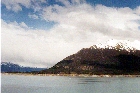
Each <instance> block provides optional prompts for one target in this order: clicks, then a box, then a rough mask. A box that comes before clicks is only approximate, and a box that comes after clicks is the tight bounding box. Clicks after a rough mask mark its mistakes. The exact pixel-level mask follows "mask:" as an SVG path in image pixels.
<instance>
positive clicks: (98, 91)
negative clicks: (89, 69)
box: [1, 74, 140, 93]
mask: <svg viewBox="0 0 140 93" xmlns="http://www.w3.org/2000/svg"><path fill="white" fill-rule="evenodd" d="M1 92H2V93H140V78H138V77H133V78H132V77H119V78H118V77H108V78H107V77H76V76H75V77H72V76H36V75H35V76H33V75H31V76H25V75H5V74H2V75H1Z"/></svg>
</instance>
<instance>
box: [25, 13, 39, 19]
mask: <svg viewBox="0 0 140 93" xmlns="http://www.w3.org/2000/svg"><path fill="white" fill-rule="evenodd" d="M28 16H29V18H33V19H39V18H38V16H37V15H35V14H28Z"/></svg>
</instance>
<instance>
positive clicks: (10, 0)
mask: <svg viewBox="0 0 140 93" xmlns="http://www.w3.org/2000/svg"><path fill="white" fill-rule="evenodd" d="M1 3H2V4H4V5H5V6H6V8H7V9H9V10H13V11H15V12H18V11H21V10H22V7H21V5H23V6H25V7H27V8H29V7H30V4H31V0H2V1H1Z"/></svg>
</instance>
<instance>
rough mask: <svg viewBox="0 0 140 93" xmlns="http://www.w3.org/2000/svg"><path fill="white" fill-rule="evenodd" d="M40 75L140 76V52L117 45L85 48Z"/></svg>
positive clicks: (120, 44) (121, 44)
mask: <svg viewBox="0 0 140 93" xmlns="http://www.w3.org/2000/svg"><path fill="white" fill-rule="evenodd" d="M39 73H47V74H97V75H100V74H113V75H114V74H115V75H116V74H140V50H137V49H136V48H133V47H127V46H126V44H125V46H124V44H123V43H117V44H116V45H115V46H109V45H107V46H105V47H104V48H101V47H98V46H96V45H93V46H91V47H90V48H83V49H81V50H80V51H78V52H77V53H75V54H73V55H70V56H68V57H66V58H64V59H63V60H62V61H60V62H58V63H57V64H56V65H54V66H53V67H51V68H49V69H46V70H42V71H41V72H39Z"/></svg>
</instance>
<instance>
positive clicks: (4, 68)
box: [1, 62, 46, 73]
mask: <svg viewBox="0 0 140 93" xmlns="http://www.w3.org/2000/svg"><path fill="white" fill-rule="evenodd" d="M44 69H46V68H37V67H24V66H20V65H18V64H14V63H11V62H1V72H2V73H14V72H19V73H21V72H25V73H27V72H33V71H41V70H44Z"/></svg>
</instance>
